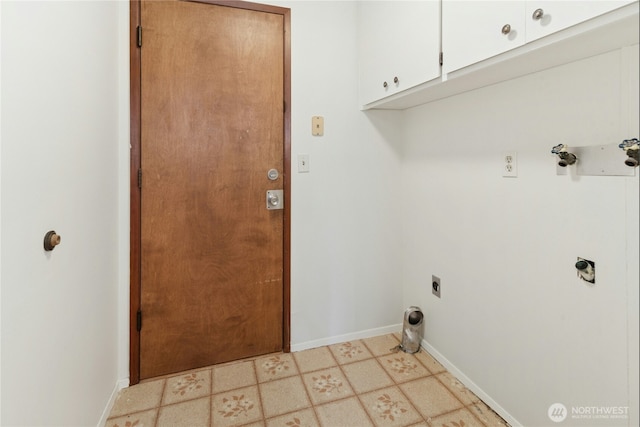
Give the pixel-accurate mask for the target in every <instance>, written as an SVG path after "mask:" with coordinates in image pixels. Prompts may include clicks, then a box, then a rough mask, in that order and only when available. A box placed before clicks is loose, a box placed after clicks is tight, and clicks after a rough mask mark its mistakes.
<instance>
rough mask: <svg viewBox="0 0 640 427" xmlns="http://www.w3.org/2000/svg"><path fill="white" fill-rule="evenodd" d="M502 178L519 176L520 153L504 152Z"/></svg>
mask: <svg viewBox="0 0 640 427" xmlns="http://www.w3.org/2000/svg"><path fill="white" fill-rule="evenodd" d="M500 164H501V165H502V176H504V177H507V178H515V177H517V176H518V153H516V152H515V151H503V152H502V161H501V163H500Z"/></svg>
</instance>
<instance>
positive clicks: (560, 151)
mask: <svg viewBox="0 0 640 427" xmlns="http://www.w3.org/2000/svg"><path fill="white" fill-rule="evenodd" d="M567 148H568V147H567V146H566V144H558V145H556V146H555V147H553V148H552V149H551V153H552V154H555V155H557V156H558V166H562V167H563V168H564V167H567V166H568V165H572V164H574V163H575V162H576V160H577V157H576V156H575V155H574V154H572V153H569V152H568V151H567Z"/></svg>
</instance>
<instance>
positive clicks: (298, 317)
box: [269, 1, 403, 350]
mask: <svg viewBox="0 0 640 427" xmlns="http://www.w3.org/2000/svg"><path fill="white" fill-rule="evenodd" d="M269 3H270V4H274V5H277V6H283V7H288V8H290V9H291V23H292V28H291V33H292V34H291V39H292V45H291V50H292V52H291V57H292V67H291V68H292V79H291V80H292V129H291V131H292V150H291V151H292V157H293V160H292V162H293V169H294V170H293V176H292V197H291V201H290V202H291V203H292V205H291V206H292V207H291V210H292V215H291V216H292V220H291V222H292V227H291V329H292V336H291V344H292V348H293V349H294V350H300V349H302V348H307V347H312V346H316V345H320V344H325V343H329V342H335V341H336V340H341V339H342V338H344V336H345V335H346V336H348V337H352V336H354V335H353V334H354V333H365V334H366V333H367V331H368V330H371V329H376V328H385V327H388V326H389V325H397V324H398V323H400V322H401V321H402V314H403V308H402V306H401V302H402V284H401V271H400V254H399V248H400V246H399V245H400V236H399V234H398V233H396V228H395V224H396V221H397V211H398V205H399V202H400V194H399V191H398V182H399V173H400V169H399V168H400V164H399V157H398V145H397V143H394V140H395V139H394V138H392V137H393V136H394V135H395V134H397V132H398V127H397V124H398V123H399V122H398V119H399V115H400V113H395V114H394V113H391V114H388V113H386V112H373V113H370V114H364V113H362V112H360V111H359V108H358V96H357V95H358V93H357V87H358V85H357V59H356V3H355V2H346V1H309V2H306V1H305V2H269ZM314 115H320V116H324V118H325V133H324V136H322V137H314V136H312V135H311V116H314ZM389 141H391V142H389ZM299 153H307V154H309V155H310V167H311V171H310V172H309V173H297V168H296V161H297V160H296V158H297V155H298V154H299ZM374 333H375V332H374Z"/></svg>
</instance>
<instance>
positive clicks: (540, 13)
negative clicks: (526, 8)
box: [531, 9, 544, 21]
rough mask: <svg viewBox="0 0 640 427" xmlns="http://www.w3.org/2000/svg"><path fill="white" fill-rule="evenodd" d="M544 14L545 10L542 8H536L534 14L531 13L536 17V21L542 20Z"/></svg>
mask: <svg viewBox="0 0 640 427" xmlns="http://www.w3.org/2000/svg"><path fill="white" fill-rule="evenodd" d="M543 16H544V10H542V9H536V10H534V11H533V15H531V17H532V18H533V19H534V21H539V20H541V19H542V17H543Z"/></svg>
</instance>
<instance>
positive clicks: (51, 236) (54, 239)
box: [44, 230, 62, 251]
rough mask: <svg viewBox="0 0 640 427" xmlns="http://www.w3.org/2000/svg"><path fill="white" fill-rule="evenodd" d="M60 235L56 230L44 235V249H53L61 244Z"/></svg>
mask: <svg viewBox="0 0 640 427" xmlns="http://www.w3.org/2000/svg"><path fill="white" fill-rule="evenodd" d="M61 240H62V239H61V238H60V235H58V234H57V233H56V232H55V231H53V230H51V231H49V232H47V234H45V235H44V250H45V251H52V250H53V249H54V248H55V247H56V246H58V245H59V244H60V241H61Z"/></svg>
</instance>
